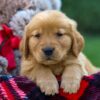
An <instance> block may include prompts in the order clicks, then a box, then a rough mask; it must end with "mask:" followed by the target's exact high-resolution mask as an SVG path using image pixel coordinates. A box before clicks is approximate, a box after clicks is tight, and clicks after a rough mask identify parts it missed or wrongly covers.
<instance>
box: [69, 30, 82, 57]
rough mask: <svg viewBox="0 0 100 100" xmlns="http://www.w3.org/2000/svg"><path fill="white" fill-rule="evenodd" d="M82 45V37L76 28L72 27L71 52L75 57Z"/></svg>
mask: <svg viewBox="0 0 100 100" xmlns="http://www.w3.org/2000/svg"><path fill="white" fill-rule="evenodd" d="M83 47H84V39H83V37H82V35H81V34H80V33H79V32H78V31H77V30H76V29H72V48H71V50H72V54H73V55H74V56H75V57H77V56H78V55H79V53H80V52H81V51H82V49H83Z"/></svg>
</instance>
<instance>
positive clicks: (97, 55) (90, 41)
mask: <svg viewBox="0 0 100 100" xmlns="http://www.w3.org/2000/svg"><path fill="white" fill-rule="evenodd" d="M84 53H85V55H86V56H87V57H88V58H89V59H90V60H91V62H92V63H93V64H94V65H95V66H98V67H100V37H99V36H98V37H93V36H86V37H85V48H84Z"/></svg>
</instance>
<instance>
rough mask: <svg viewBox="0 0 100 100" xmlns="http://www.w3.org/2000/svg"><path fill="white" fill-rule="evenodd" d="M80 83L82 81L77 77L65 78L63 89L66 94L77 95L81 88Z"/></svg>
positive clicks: (63, 79)
mask: <svg viewBox="0 0 100 100" xmlns="http://www.w3.org/2000/svg"><path fill="white" fill-rule="evenodd" d="M80 81H81V79H78V78H76V77H66V78H64V77H63V78H62V82H61V88H63V89H64V92H68V93H69V94H72V93H76V92H77V91H78V90H79V88H80Z"/></svg>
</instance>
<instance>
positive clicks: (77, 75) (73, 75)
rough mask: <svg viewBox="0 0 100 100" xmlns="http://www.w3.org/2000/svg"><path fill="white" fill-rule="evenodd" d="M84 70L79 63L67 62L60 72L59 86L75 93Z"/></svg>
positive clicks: (65, 90)
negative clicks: (60, 80) (61, 72)
mask: <svg viewBox="0 0 100 100" xmlns="http://www.w3.org/2000/svg"><path fill="white" fill-rule="evenodd" d="M83 75H85V72H84V70H83V68H82V66H81V65H80V64H69V65H67V66H66V67H65V70H64V72H63V74H62V82H61V88H63V89H64V92H68V93H70V94H71V93H76V92H77V91H78V89H79V88H80V82H81V78H82V76H83Z"/></svg>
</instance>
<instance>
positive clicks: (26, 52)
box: [20, 27, 29, 58]
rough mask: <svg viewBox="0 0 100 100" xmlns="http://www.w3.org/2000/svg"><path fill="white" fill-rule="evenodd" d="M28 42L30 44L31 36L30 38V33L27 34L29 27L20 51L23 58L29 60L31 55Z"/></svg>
mask: <svg viewBox="0 0 100 100" xmlns="http://www.w3.org/2000/svg"><path fill="white" fill-rule="evenodd" d="M28 42H29V36H28V32H27V27H25V31H24V35H23V38H22V40H21V43H20V51H21V53H22V57H24V58H27V57H28V55H29V46H28Z"/></svg>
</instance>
